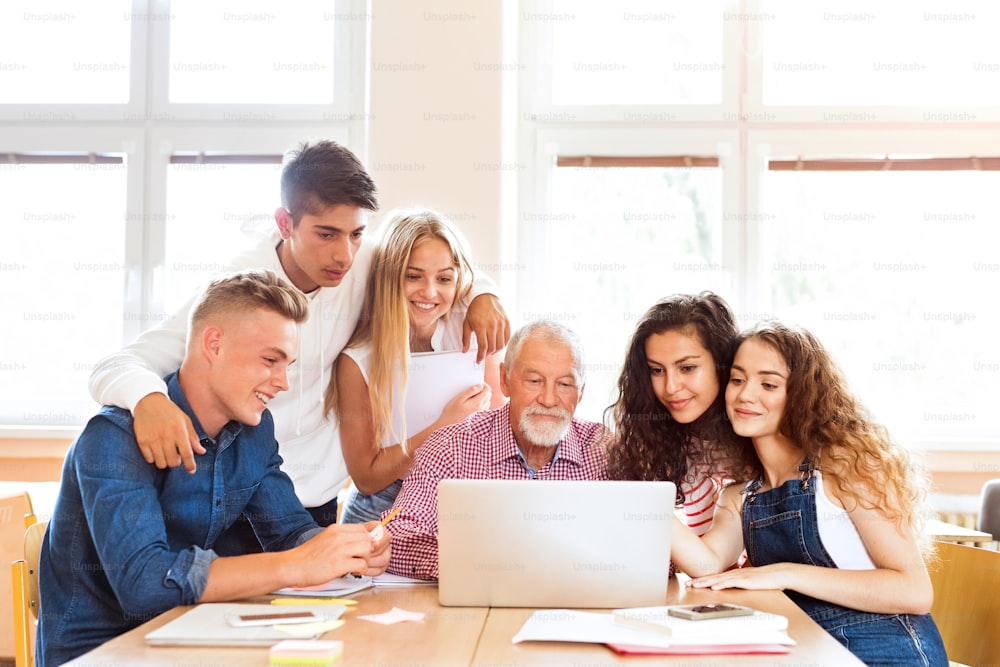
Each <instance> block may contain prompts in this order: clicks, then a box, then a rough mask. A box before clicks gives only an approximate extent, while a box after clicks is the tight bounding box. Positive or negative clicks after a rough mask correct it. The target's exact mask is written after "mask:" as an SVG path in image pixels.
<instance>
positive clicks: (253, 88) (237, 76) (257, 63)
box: [169, 0, 336, 104]
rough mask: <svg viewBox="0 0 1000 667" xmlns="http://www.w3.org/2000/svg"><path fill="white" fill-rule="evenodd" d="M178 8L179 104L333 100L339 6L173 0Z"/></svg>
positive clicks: (173, 67) (174, 81)
mask: <svg viewBox="0 0 1000 667" xmlns="http://www.w3.org/2000/svg"><path fill="white" fill-rule="evenodd" d="M170 13H171V17H172V18H171V21H170V93H169V95H170V101H171V102H194V103H237V104H240V103H242V104H246V103H261V104H264V103H267V104H324V103H325V104H328V103H331V102H333V86H334V80H333V79H334V76H333V53H334V49H333V46H334V45H333V35H334V20H335V17H336V12H335V9H334V4H333V3H330V2H328V1H323V0H286V2H282V3H275V2H270V1H269V0H239V1H236V0H228V1H226V2H221V1H220V2H211V3H205V2H199V1H198V0H173V2H171V6H170Z"/></svg>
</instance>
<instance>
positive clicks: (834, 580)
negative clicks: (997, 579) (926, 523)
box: [673, 322, 948, 665]
mask: <svg viewBox="0 0 1000 667" xmlns="http://www.w3.org/2000/svg"><path fill="white" fill-rule="evenodd" d="M725 400H726V413H727V415H728V416H729V419H730V421H731V422H732V425H733V430H734V431H735V432H736V433H737V434H739V435H742V436H746V437H749V438H750V439H751V440H752V442H753V447H754V450H755V451H756V453H757V458H758V470H757V472H758V475H757V476H756V478H755V479H754V480H753V481H751V482H750V483H749V484H747V485H746V486H742V485H734V486H731V487H729V488H728V489H727V490H726V491H725V492H724V493H723V495H722V498H721V500H720V503H719V508H718V510H717V511H716V515H715V523H714V525H713V527H712V530H710V531H709V532H708V533H707V534H705V535H704V537H703V538H702V539H698V538H697V537H695V536H694V534H693V533H691V532H690V531H687V530H686V529H685V528H684V527H683V526H682V525H678V526H677V527H676V528H677V529H676V530H675V540H674V550H673V557H674V561H675V562H676V563H677V565H678V567H679V568H680V569H681V570H683V571H684V572H686V573H688V574H689V575H691V576H692V577H695V579H693V580H692V581H691V582H690V585H692V586H695V587H699V588H703V587H707V588H712V589H715V590H718V589H723V588H748V589H778V590H785V591H786V592H787V594H788V596H789V597H790V598H791V599H792V600H793V601H794V602H795V603H796V604H798V605H799V607H801V608H802V609H803V610H804V611H805V612H806V613H807V614H809V615H810V616H811V617H812V618H813V620H815V621H816V622H817V623H819V624H820V625H821V626H822V627H823V628H824V629H825V630H826V631H827V632H829V633H830V634H831V635H833V636H834V637H835V638H836V639H838V640H839V641H840V642H841V643H843V644H844V645H845V646H846V647H847V648H848V649H850V651H851V652H852V653H854V654H855V655H856V656H857V657H858V658H860V659H861V660H863V661H864V662H865V663H866V664H869V665H889V664H893V665H895V664H899V665H947V664H948V660H947V657H946V656H945V651H944V646H943V644H942V642H941V636H940V634H939V633H938V630H937V626H936V625H935V623H934V620H933V619H932V618H931V616H930V613H929V611H930V607H931V602H932V601H933V597H934V592H933V589H932V587H931V582H930V578H929V577H928V574H927V568H926V565H925V561H924V556H925V549H923V548H922V545H924V544H926V541H925V540H924V539H923V538H922V536H921V533H922V523H923V522H922V519H923V500H924V496H925V483H924V479H923V476H922V475H921V474H919V472H918V469H917V467H915V466H914V465H913V464H912V463H911V461H910V457H909V455H908V453H907V452H906V450H905V449H903V448H902V447H900V446H899V445H897V444H896V443H894V442H893V441H892V440H891V439H890V437H889V435H888V433H887V431H886V429H885V428H884V427H882V426H880V425H878V424H876V423H875V422H873V421H872V419H871V417H870V416H869V415H868V412H867V410H865V408H864V407H863V406H862V405H861V404H860V403H859V402H858V401H857V400H856V399H855V398H854V397H853V396H852V395H851V393H850V392H849V391H848V389H847V383H846V381H845V380H844V377H843V375H842V374H841V373H840V371H839V370H838V369H837V367H836V365H835V364H834V362H833V360H832V359H831V358H830V355H829V354H828V353H827V352H826V350H824V349H823V346H822V345H821V344H820V343H819V341H818V340H816V338H815V337H814V336H813V335H812V334H810V333H809V332H807V331H804V330H802V329H798V328H795V327H790V326H786V325H783V324H780V323H776V322H766V323H763V324H760V325H758V326H757V327H756V328H754V329H752V330H751V331H748V332H745V333H744V334H742V335H741V336H740V344H739V347H738V348H737V351H736V356H735V359H734V360H733V364H732V370H731V371H730V378H729V383H728V386H727V388H726V398H725ZM744 549H745V550H746V555H747V563H748V565H749V567H742V568H735V569H727V568H730V567H731V566H732V565H733V564H734V563H736V561H737V559H738V558H739V557H740V555H741V553H742V552H743V551H744Z"/></svg>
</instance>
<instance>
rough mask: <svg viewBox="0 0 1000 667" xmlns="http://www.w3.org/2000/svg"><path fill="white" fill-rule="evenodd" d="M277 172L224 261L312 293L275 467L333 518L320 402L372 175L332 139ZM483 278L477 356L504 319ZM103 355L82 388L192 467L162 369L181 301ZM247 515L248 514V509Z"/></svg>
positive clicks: (340, 333)
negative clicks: (267, 200) (264, 218)
mask: <svg viewBox="0 0 1000 667" xmlns="http://www.w3.org/2000/svg"><path fill="white" fill-rule="evenodd" d="M289 157H290V159H289V160H288V161H287V162H286V164H285V166H284V168H283V170H282V174H281V204H282V205H281V207H280V208H278V209H277V210H276V211H275V214H274V218H275V222H276V224H277V229H276V230H275V231H273V232H272V234H271V235H270V236H269V237H268V238H266V239H263V240H262V241H261V242H260V243H259V244H258V245H257V246H256V247H254V248H253V249H251V250H249V251H247V252H245V253H244V254H242V255H240V256H238V257H236V258H235V259H233V260H232V261H231V262H230V264H229V265H228V266H227V267H226V268H225V270H226V271H237V270H242V269H270V270H272V271H274V272H275V273H277V274H278V275H279V276H282V277H284V278H286V279H287V280H288V281H289V282H291V283H292V284H293V285H294V286H295V287H297V288H298V289H300V290H301V291H302V292H303V293H304V294H305V295H306V297H307V298H308V299H309V319H308V320H306V321H305V322H304V323H302V324H301V325H300V326H299V352H298V362H297V363H296V364H295V365H294V366H292V367H291V368H290V369H289V373H288V380H289V385H290V390H289V391H287V392H284V393H281V394H279V395H278V396H276V397H275V398H274V399H273V400H271V401H270V402H269V403H268V409H269V410H270V411H271V413H272V415H273V416H274V427H275V436H276V438H277V440H278V445H279V451H280V454H281V456H282V458H283V459H284V463H283V465H282V470H283V471H284V472H285V473H287V474H288V476H289V477H291V479H292V482H293V483H294V485H295V491H296V493H297V494H298V496H299V499H300V500H301V501H302V504H303V505H305V507H306V509H308V510H309V511H310V513H311V514H312V515H313V518H314V519H315V520H316V522H317V523H318V524H319V525H321V526H326V525H329V524H332V523H335V522H336V517H337V492H338V491H339V490H340V489H341V488H342V487H343V486H344V484H345V483H346V482H347V479H348V474H347V466H346V464H345V463H344V457H343V454H342V453H341V449H340V438H339V433H338V429H337V424H336V423H335V422H334V421H332V420H330V419H328V418H326V417H325V416H324V414H323V412H324V410H323V399H324V391H325V389H326V386H327V384H328V382H329V380H330V369H331V364H332V363H333V361H334V359H336V358H337V355H338V354H340V352H341V350H342V349H343V348H344V345H346V344H347V341H348V339H349V338H350V336H351V334H352V333H353V331H354V327H355V325H356V324H357V321H358V317H359V314H360V311H361V303H362V301H363V299H364V292H365V283H366V281H367V279H368V273H369V268H370V265H371V259H372V254H373V251H374V243H372V242H371V241H369V240H368V238H367V237H365V235H364V231H365V228H366V214H367V212H368V211H375V210H376V209H377V208H378V204H377V200H376V189H375V183H374V182H373V181H372V179H371V177H370V176H369V175H368V173H367V172H366V171H365V169H364V166H363V165H362V164H361V162H360V160H358V158H357V157H356V156H355V155H354V154H353V153H352V152H351V151H349V150H348V149H346V148H344V147H343V146H340V145H339V144H337V143H335V142H332V141H321V142H317V143H315V144H312V145H309V144H303V145H302V146H300V147H299V149H298V150H297V151H295V152H294V153H293V154H291V155H290V156H289ZM484 285H485V286H488V287H492V283H491V282H490V281H489V280H488V279H487V280H485V281H484V280H482V279H480V280H477V283H476V284H474V285H473V292H472V295H471V297H470V299H471V303H470V304H469V309H468V315H467V317H466V321H465V328H464V344H465V346H466V348H468V346H469V343H470V339H471V333H472V332H474V333H475V334H476V340H477V341H478V342H479V358H480V359H483V358H485V356H486V355H487V354H492V353H493V352H496V351H498V350H500V349H502V348H503V347H504V345H506V343H507V339H508V338H509V337H510V324H509V322H508V321H507V317H506V315H505V314H504V311H503V308H502V307H501V305H500V303H499V300H498V299H497V298H496V297H495V296H494V295H492V294H487V293H486V291H487V290H486V289H485V288H484ZM190 307H191V302H190V301H189V302H188V303H187V304H185V305H184V306H182V307H181V308H180V310H178V311H177V313H175V314H174V315H173V316H172V317H171V318H170V319H169V320H167V321H165V322H163V323H162V324H160V325H159V326H157V327H154V328H152V329H150V330H148V331H146V332H144V333H143V334H141V335H140V336H139V337H138V338H136V340H135V341H134V342H132V343H131V344H129V345H127V346H125V347H124V348H122V349H121V350H120V351H118V352H116V353H114V354H112V355H110V356H108V357H105V358H104V359H102V360H101V361H100V362H99V363H98V364H97V365H96V366H95V368H94V371H93V373H92V374H91V377H90V394H91V396H92V397H93V398H94V400H96V401H97V402H98V403H100V404H101V405H115V406H118V407H122V408H126V409H128V410H130V411H131V412H132V414H133V416H134V419H135V434H136V438H137V441H138V444H139V448H140V450H141V451H142V454H143V457H144V458H145V459H146V461H147V462H149V463H152V464H155V465H156V466H157V467H158V468H166V467H174V466H177V465H179V464H181V463H183V465H184V467H185V468H186V469H187V470H188V471H189V472H193V471H194V470H195V459H194V452H198V453H203V451H204V450H203V448H202V447H201V445H200V443H199V442H198V438H197V435H196V434H195V431H194V429H193V427H192V425H191V420H190V419H189V418H188V417H187V416H186V415H185V414H184V413H183V412H182V411H181V410H180V409H179V408H178V407H177V406H176V405H174V404H173V403H172V402H171V401H170V399H169V398H168V397H167V388H166V384H165V383H164V381H163V379H162V378H163V377H164V376H165V375H166V374H167V373H170V372H172V371H174V370H176V369H177V367H178V366H179V365H180V362H181V359H182V358H183V356H184V349H185V337H186V329H187V319H188V311H189V310H190ZM247 519H248V520H249V521H250V522H251V523H252V522H253V517H247Z"/></svg>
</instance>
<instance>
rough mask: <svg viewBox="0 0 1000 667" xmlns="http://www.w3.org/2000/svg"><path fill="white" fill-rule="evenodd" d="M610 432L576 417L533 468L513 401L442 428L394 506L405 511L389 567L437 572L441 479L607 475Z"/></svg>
mask: <svg viewBox="0 0 1000 667" xmlns="http://www.w3.org/2000/svg"><path fill="white" fill-rule="evenodd" d="M605 438H606V431H605V429H604V427H603V426H602V425H601V424H597V423H595V422H591V421H585V420H582V419H574V420H573V422H572V424H571V425H570V427H569V429H568V430H567V431H566V435H565V436H563V439H562V440H561V441H560V442H559V445H558V450H557V451H556V454H555V456H554V457H553V460H552V461H550V462H549V463H547V464H546V465H545V466H544V467H542V468H541V469H540V470H537V471H533V470H531V469H530V468H529V467H528V465H527V463H526V462H525V460H524V457H523V456H522V455H521V451H520V450H519V449H518V447H517V442H516V441H515V440H514V432H513V431H512V430H511V427H510V407H509V406H508V405H504V406H502V407H499V408H497V409H495V410H489V411H487V412H476V413H474V414H472V415H470V416H469V417H467V418H466V419H465V420H464V421H461V422H459V423H457V424H452V425H450V426H445V427H444V428H441V429H438V430H437V431H435V432H434V433H432V434H431V436H430V437H429V438H428V439H427V441H426V442H425V443H424V444H423V446H422V447H420V449H418V450H417V452H416V454H415V455H414V457H413V466H412V467H411V468H410V473H409V474H408V475H407V476H406V479H404V480H403V488H402V490H400V492H399V495H398V496H396V503H395V504H394V505H393V508H396V507H398V508H400V513H399V514H398V515H397V516H396V518H395V519H393V520H392V521H391V522H390V523H389V525H388V528H389V532H390V533H392V558H391V560H390V561H389V568H388V571H389V572H391V573H393V574H398V575H402V576H406V577H416V578H418V579H431V580H436V579H437V578H438V543H437V485H438V482H439V481H440V480H442V479H541V480H545V479H569V480H592V479H607V458H606V453H605V449H604V445H605ZM390 511H391V510H390ZM386 514H388V512H385V513H384V514H383V516H385V515H386Z"/></svg>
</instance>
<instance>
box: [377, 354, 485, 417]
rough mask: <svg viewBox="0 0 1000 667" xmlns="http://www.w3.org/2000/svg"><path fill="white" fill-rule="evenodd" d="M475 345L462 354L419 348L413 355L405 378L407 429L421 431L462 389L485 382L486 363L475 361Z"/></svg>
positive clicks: (439, 414) (394, 415)
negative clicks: (426, 350)
mask: <svg viewBox="0 0 1000 667" xmlns="http://www.w3.org/2000/svg"><path fill="white" fill-rule="evenodd" d="M476 352H477V350H476V349H475V348H470V349H469V351H468V352H466V353H465V354H462V352H461V351H459V350H456V351H452V352H420V353H417V354H411V355H410V366H409V370H408V371H407V379H406V432H407V433H409V434H413V433H418V432H420V431H422V430H424V429H425V428H427V427H428V426H430V425H431V424H433V423H434V421H435V420H436V419H437V418H438V417H440V416H441V410H442V409H443V408H444V406H445V404H446V403H447V402H448V401H450V400H451V399H452V398H454V397H455V396H456V395H457V394H458V393H459V392H461V391H465V390H466V389H468V388H469V387H471V386H473V385H476V384H483V377H484V373H485V368H486V367H485V364H477V363H476ZM399 416H400V412H399V408H398V406H394V408H393V428H394V429H396V431H397V432H398V430H399V423H400V419H399Z"/></svg>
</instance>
